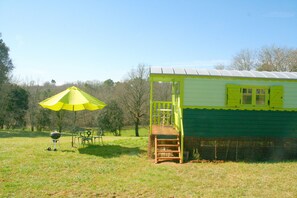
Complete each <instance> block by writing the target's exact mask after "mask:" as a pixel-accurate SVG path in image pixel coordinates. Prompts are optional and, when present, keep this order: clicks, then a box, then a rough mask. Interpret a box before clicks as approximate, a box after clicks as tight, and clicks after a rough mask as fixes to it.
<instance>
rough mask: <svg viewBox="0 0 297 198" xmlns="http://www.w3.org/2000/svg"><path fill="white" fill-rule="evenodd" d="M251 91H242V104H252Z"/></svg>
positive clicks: (245, 89)
mask: <svg viewBox="0 0 297 198" xmlns="http://www.w3.org/2000/svg"><path fill="white" fill-rule="evenodd" d="M252 92H253V90H252V89H248V88H243V89H242V104H252V101H253V97H252V96H253V94H252Z"/></svg>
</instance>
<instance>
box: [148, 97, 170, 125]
mask: <svg viewBox="0 0 297 198" xmlns="http://www.w3.org/2000/svg"><path fill="white" fill-rule="evenodd" d="M172 111H173V106H172V102H171V101H153V102H152V107H151V124H156V125H166V126H170V125H172V123H173V112H172Z"/></svg>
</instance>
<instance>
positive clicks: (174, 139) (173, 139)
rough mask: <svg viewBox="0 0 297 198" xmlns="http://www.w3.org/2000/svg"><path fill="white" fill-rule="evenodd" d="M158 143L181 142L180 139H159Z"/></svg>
mask: <svg viewBox="0 0 297 198" xmlns="http://www.w3.org/2000/svg"><path fill="white" fill-rule="evenodd" d="M158 141H179V139H158Z"/></svg>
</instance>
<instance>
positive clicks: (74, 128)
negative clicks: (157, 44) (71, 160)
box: [72, 105, 76, 147]
mask: <svg viewBox="0 0 297 198" xmlns="http://www.w3.org/2000/svg"><path fill="white" fill-rule="evenodd" d="M72 110H73V111H74V105H73V109H72ZM73 122H74V123H73V125H74V127H73V130H72V147H73V146H74V131H75V130H76V126H75V125H76V111H74V121H73Z"/></svg>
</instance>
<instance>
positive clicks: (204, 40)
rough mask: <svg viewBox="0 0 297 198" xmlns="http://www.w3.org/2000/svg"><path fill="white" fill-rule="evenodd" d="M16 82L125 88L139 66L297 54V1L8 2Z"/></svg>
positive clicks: (3, 25)
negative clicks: (119, 84)
mask: <svg viewBox="0 0 297 198" xmlns="http://www.w3.org/2000/svg"><path fill="white" fill-rule="evenodd" d="M0 33H1V34H2V39H3V40H4V42H5V43H6V45H7V46H8V47H9V48H10V57H11V59H12V60H13V64H14V66H15V69H14V70H13V72H12V74H13V76H14V79H15V80H17V81H20V82H25V83H28V82H30V81H35V82H36V83H39V84H42V83H44V82H47V81H51V80H52V79H53V80H55V81H56V83H57V85H61V84H64V83H70V82H77V81H81V82H85V81H100V82H103V81H105V80H107V79H112V80H114V81H123V80H125V79H126V78H127V74H128V73H129V72H130V71H131V70H132V69H135V68H136V67H137V65H138V64H145V65H146V66H147V67H150V66H161V67H178V68H212V67H214V66H215V65H217V64H229V63H230V62H231V60H232V57H233V56H234V55H235V54H236V53H238V52H239V51H240V50H242V49H251V50H258V49H261V48H262V47H265V46H272V45H276V46H280V47H288V48H296V47H297V1H296V0H290V1H289V0H282V1H279V0H262V1H259V0H240V1H239V0H224V1H219V0H216V1H215V0H204V1H202V0H147V1H145V0H26V1H19V0H0Z"/></svg>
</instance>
